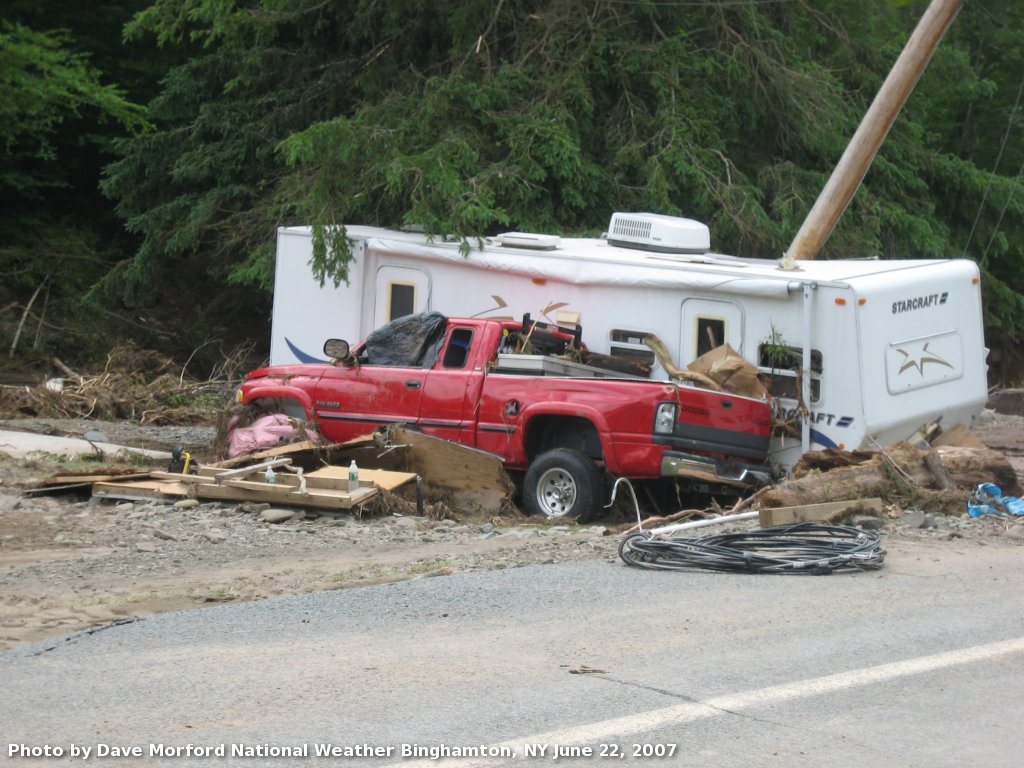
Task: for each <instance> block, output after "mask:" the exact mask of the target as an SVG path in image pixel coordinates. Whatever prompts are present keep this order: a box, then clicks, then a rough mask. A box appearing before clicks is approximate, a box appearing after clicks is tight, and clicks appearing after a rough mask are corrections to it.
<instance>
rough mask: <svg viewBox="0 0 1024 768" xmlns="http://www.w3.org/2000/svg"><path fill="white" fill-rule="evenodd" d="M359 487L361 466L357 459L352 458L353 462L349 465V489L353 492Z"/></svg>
mask: <svg viewBox="0 0 1024 768" xmlns="http://www.w3.org/2000/svg"><path fill="white" fill-rule="evenodd" d="M358 487H359V467H357V466H356V460H355V459H352V463H351V464H349V465H348V490H349V492H352V491H354V490H355V489H356V488H358Z"/></svg>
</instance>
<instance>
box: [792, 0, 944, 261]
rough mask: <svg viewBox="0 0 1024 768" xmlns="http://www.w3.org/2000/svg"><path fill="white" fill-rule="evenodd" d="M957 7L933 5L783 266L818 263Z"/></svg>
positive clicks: (939, 2) (938, 2) (941, 0)
mask: <svg viewBox="0 0 1024 768" xmlns="http://www.w3.org/2000/svg"><path fill="white" fill-rule="evenodd" d="M961 3H962V0H932V3H931V5H929V6H928V10H926V11H925V13H924V16H922V17H921V21H920V22H918V24H917V28H916V29H915V30H914V33H913V34H912V35H911V36H910V40H908V41H907V44H906V46H905V47H904V48H903V52H902V53H901V54H900V56H899V58H898V59H897V60H896V63H895V64H894V65H893V68H892V70H890V72H889V76H888V77H886V79H885V82H884V83H883V84H882V87H881V89H879V91H878V95H877V96H875V100H874V101H873V102H872V104H871V107H870V108H869V109H868V111H867V113H866V114H865V115H864V119H863V120H861V123H860V126H859V127H858V128H857V132H856V133H855V134H854V135H853V138H852V139H851V140H850V143H849V144H848V145H847V147H846V151H845V152H844V153H843V156H842V158H840V160H839V164H838V165H836V168H835V170H834V171H832V176H831V177H830V178H829V180H828V183H827V184H826V185H825V188H824V189H823V190H822V191H821V194H820V195H819V196H818V199H817V200H816V201H815V203H814V207H813V208H811V212H810V213H809V214H807V218H806V219H804V223H803V224H802V225H801V227H800V231H799V232H797V235H796V237H795V238H794V239H793V242H792V243H791V244H790V246H789V250H787V251H786V256H785V260H786V261H789V260H790V259H796V260H798V261H800V260H804V261H808V260H811V259H815V258H817V256H818V254H819V253H820V252H821V249H822V248H823V247H824V246H825V241H826V240H828V238H829V235H831V234H832V230H833V229H835V226H836V222H837V221H839V217H840V216H841V215H842V214H843V211H845V210H846V206H847V205H849V203H850V200H851V199H852V198H853V195H854V193H855V192H856V191H857V188H858V187H859V186H860V183H861V181H863V180H864V174H866V173H867V171H868V168H869V167H870V166H871V163H872V162H873V161H874V159H875V155H876V154H877V153H878V148H879V147H880V146H881V145H882V142H883V141H884V140H885V137H886V135H887V134H888V133H889V129H890V128H891V127H892V124H893V123H894V122H895V121H896V116H897V115H898V114H899V112H900V110H901V109H902V108H903V105H904V103H905V102H906V100H907V98H908V97H909V96H910V92H911V91H913V90H914V86H915V85H916V84H917V81H918V79H919V78H920V77H921V73H922V72H924V68H925V67H926V66H928V62H929V60H930V59H931V57H932V54H933V53H934V52H935V49H936V48H937V47H938V45H939V41H940V40H942V37H943V35H945V34H946V30H947V29H949V25H950V24H952V23H953V19H954V18H956V14H957V12H958V11H959V10H960V6H961Z"/></svg>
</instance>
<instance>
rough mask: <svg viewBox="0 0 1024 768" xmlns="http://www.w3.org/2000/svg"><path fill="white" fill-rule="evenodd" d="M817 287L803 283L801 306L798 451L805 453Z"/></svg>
mask: <svg viewBox="0 0 1024 768" xmlns="http://www.w3.org/2000/svg"><path fill="white" fill-rule="evenodd" d="M815 288H817V286H816V285H814V283H804V284H803V289H804V307H803V321H804V328H803V351H802V355H803V359H802V360H801V362H800V368H801V373H802V375H801V377H800V381H801V386H800V399H801V401H802V402H803V406H804V410H803V411H801V413H800V453H807V452H808V451H809V450H811V368H812V366H811V327H812V323H811V297H812V296H813V294H812V293H811V292H812V291H813V290H814V289H815Z"/></svg>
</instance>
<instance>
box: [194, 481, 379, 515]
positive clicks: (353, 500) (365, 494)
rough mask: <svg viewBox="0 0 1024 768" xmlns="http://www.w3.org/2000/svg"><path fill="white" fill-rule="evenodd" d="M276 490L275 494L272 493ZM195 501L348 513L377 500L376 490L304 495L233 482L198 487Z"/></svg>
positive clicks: (268, 485)
mask: <svg viewBox="0 0 1024 768" xmlns="http://www.w3.org/2000/svg"><path fill="white" fill-rule="evenodd" d="M271 489H276V490H271ZM195 493H196V497H197V498H200V499H218V500H222V501H223V500H226V501H258V502H265V503H268V504H285V505H294V506H302V507H313V508H319V509H351V508H353V507H356V506H358V505H360V504H363V503H364V502H366V501H369V500H370V499H372V498H373V497H374V496H376V495H377V494H378V493H380V491H378V490H377V489H376V488H360V489H359V490H358V491H355V492H354V493H344V494H343V493H341V492H340V491H326V490H311V491H307V492H306V493H305V494H301V493H299V492H298V491H297V490H294V489H290V488H284V487H279V486H275V485H270V484H268V483H248V482H246V481H244V480H232V481H230V482H228V483H225V484H224V485H213V484H211V485H197V486H195Z"/></svg>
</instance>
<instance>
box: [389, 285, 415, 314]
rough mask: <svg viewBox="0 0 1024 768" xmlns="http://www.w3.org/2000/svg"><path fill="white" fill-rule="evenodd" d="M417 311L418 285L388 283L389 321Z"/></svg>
mask: <svg viewBox="0 0 1024 768" xmlns="http://www.w3.org/2000/svg"><path fill="white" fill-rule="evenodd" d="M415 311H416V286H415V285H413V284H412V283H398V282H393V283H388V316H387V319H388V322H391V321H392V320H396V319H398V318H399V317H405V316H406V315H411V314H412V313H413V312H415Z"/></svg>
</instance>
